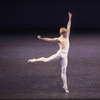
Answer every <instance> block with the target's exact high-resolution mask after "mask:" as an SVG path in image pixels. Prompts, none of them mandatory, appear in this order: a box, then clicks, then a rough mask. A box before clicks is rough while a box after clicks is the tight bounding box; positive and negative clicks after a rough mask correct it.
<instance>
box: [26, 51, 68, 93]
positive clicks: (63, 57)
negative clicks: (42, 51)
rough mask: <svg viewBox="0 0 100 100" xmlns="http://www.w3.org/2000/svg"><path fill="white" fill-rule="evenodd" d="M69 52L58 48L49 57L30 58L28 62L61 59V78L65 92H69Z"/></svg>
mask: <svg viewBox="0 0 100 100" xmlns="http://www.w3.org/2000/svg"><path fill="white" fill-rule="evenodd" d="M67 54H68V52H63V51H62V50H58V52H57V53H56V54H54V55H52V56H50V57H48V58H45V57H41V58H38V59H30V60H28V62H38V61H42V62H49V61H52V60H57V59H60V64H61V79H62V81H63V88H64V89H65V92H69V91H68V86H67V76H66V69H67V65H68V59H67Z"/></svg>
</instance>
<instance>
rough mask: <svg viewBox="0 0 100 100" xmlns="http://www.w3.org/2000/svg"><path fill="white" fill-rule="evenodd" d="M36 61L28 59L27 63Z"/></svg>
mask: <svg viewBox="0 0 100 100" xmlns="http://www.w3.org/2000/svg"><path fill="white" fill-rule="evenodd" d="M35 61H36V59H29V60H28V62H35Z"/></svg>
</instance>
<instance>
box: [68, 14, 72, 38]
mask: <svg viewBox="0 0 100 100" xmlns="http://www.w3.org/2000/svg"><path fill="white" fill-rule="evenodd" d="M68 15H69V20H68V24H67V37H68V38H69V36H70V28H71V18H72V13H70V12H68Z"/></svg>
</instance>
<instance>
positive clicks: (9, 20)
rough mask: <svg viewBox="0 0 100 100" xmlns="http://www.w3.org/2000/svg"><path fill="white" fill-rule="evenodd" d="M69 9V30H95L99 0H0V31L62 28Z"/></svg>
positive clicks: (99, 17)
mask: <svg viewBox="0 0 100 100" xmlns="http://www.w3.org/2000/svg"><path fill="white" fill-rule="evenodd" d="M68 11H70V12H72V14H73V18H72V30H74V31H75V30H81V31H84V30H89V31H93V30H95V31H99V29H100V1H99V0H0V30H5V29H6V30H9V29H10V30H11V29H13V30H15V29H16V30H19V29H20V30H21V29H22V30H41V29H43V30H45V29H49V30H52V29H57V30H58V29H59V28H60V27H62V26H64V27H66V23H67V21H68Z"/></svg>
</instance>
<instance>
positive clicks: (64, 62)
mask: <svg viewBox="0 0 100 100" xmlns="http://www.w3.org/2000/svg"><path fill="white" fill-rule="evenodd" d="M60 63H61V79H62V81H63V88H64V90H65V92H67V93H69V91H68V85H67V76H66V69H67V65H68V60H67V59H64V58H62V59H61V62H60Z"/></svg>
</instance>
